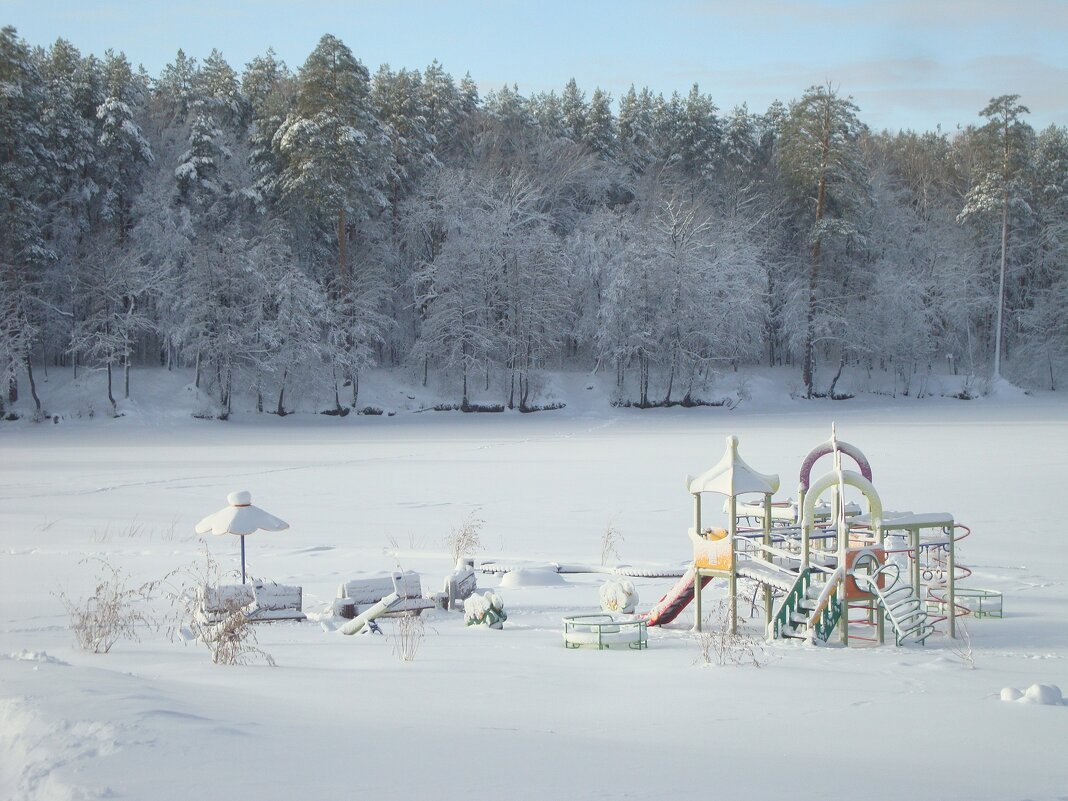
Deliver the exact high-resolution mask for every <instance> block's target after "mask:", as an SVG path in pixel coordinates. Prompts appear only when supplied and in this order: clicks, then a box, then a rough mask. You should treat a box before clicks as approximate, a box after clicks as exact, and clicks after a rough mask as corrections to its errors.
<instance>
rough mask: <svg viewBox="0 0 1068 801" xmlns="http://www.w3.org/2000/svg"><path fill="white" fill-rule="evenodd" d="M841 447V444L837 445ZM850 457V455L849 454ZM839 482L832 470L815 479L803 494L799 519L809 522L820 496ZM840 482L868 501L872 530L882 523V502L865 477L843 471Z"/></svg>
mask: <svg viewBox="0 0 1068 801" xmlns="http://www.w3.org/2000/svg"><path fill="white" fill-rule="evenodd" d="M838 444H839V446H841V444H842V443H838ZM850 455H852V454H850ZM838 482H839V476H838V471H836V470H832V471H831V472H830V473H825V474H824V475H822V476H820V477H819V478H818V479H816V481H815V483H814V484H813V485H812V487H811V488H810V489H809V491H808V492H807V493H805V504H804V507H803V509H802V514H801V519H802V520H805V521H811V520H812V517H813V511H814V510H815V507H816V501H818V500H819V498H820V496H821V495H822V494H823V493H824V492H826V491H827V490H829V489H831V487H837V486H838ZM841 482H842V483H843V484H848V485H849V486H851V487H855V488H856V489H858V490H860V492H861V494H862V495H863V496H864V497H865V498H867V499H868V512H869V513H870V514H871V525H872V528H878V527H879V526H880V525H882V522H883V502H882V500H881V499H880V498H879V493H878V492H876V490H875V486H874V485H873V484H872V483H871V481H869V480H868V478H867V477H866V476H862V475H861V474H860V473H857V472H855V471H853V470H843V471H842V475H841Z"/></svg>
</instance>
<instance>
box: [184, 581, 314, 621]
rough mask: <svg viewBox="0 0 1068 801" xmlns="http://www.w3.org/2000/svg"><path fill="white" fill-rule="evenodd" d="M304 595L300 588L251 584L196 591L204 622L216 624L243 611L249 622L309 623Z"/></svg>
mask: <svg viewBox="0 0 1068 801" xmlns="http://www.w3.org/2000/svg"><path fill="white" fill-rule="evenodd" d="M303 602H304V591H303V589H302V588H301V587H295V586H291V585H288V584H276V583H275V582H273V581H258V580H257V581H253V582H252V583H250V584H220V585H219V586H218V587H200V588H198V589H197V604H198V607H199V612H200V616H201V618H202V620H203V621H204V622H205V623H209V624H215V623H218V622H219V621H220V620H222V619H223V618H224V617H226V615H228V614H231V613H233V612H234V611H236V610H238V609H241V610H242V611H244V613H245V615H246V616H247V617H248V619H249V620H251V621H253V622H256V623H266V622H270V621H274V620H306V619H307V616H306V615H305V614H304V612H303V611H302V609H303Z"/></svg>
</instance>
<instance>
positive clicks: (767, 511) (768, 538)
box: [764, 494, 772, 631]
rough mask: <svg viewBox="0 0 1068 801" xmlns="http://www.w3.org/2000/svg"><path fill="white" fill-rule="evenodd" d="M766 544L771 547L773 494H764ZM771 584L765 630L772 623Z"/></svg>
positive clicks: (766, 587)
mask: <svg viewBox="0 0 1068 801" xmlns="http://www.w3.org/2000/svg"><path fill="white" fill-rule="evenodd" d="M764 545H766V546H768V547H771V495H770V494H766V495H764ZM771 604H772V594H771V585H770V584H764V631H767V630H768V627H769V626H770V625H771Z"/></svg>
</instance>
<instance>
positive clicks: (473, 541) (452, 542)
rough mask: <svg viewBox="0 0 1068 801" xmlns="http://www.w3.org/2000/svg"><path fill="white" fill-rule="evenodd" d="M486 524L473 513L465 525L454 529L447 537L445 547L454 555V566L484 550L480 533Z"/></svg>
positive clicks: (465, 521) (462, 524)
mask: <svg viewBox="0 0 1068 801" xmlns="http://www.w3.org/2000/svg"><path fill="white" fill-rule="evenodd" d="M484 524H485V521H483V520H482V519H481V518H478V517H475V513H474V512H472V513H471V514H469V515H468V516H467V519H466V520H464V522H463V523H461V524H460V525H459V526H458V527H456V528H454V529H453V530H452V531H451V532H450V533H449V534H448V535H447V536H446V537H445V547H446V548H448V549H449V553H450V554H451V555H452V561H453V564H456V563H458V562H459V561H460V560H461V559H463V558H464V557H465V556H468V555H469V554H473V553H476V552H478V551H481V550H482V547H483V546H482V538H481V536H480V533H481V531H482V526H483V525H484Z"/></svg>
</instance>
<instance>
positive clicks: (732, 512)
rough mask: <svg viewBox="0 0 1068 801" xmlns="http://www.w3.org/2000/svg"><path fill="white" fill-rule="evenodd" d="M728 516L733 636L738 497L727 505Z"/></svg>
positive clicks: (733, 628) (735, 624)
mask: <svg viewBox="0 0 1068 801" xmlns="http://www.w3.org/2000/svg"><path fill="white" fill-rule="evenodd" d="M727 514H728V515H729V518H730V519H729V520H728V525H729V526H730V535H729V536H730V546H731V564H730V573H729V577H728V579H727V593H728V594H729V595H730V597H729V598H728V604H729V605H730V617H731V634H737V633H738V572H737V571H736V570H735V564H734V562H735V559H734V553H735V550H734V544H735V543H734V538H735V536H736V535H737V534H738V497H737V496H735V495H732V496H731V497H730V500H729V501H728V503H727Z"/></svg>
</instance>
